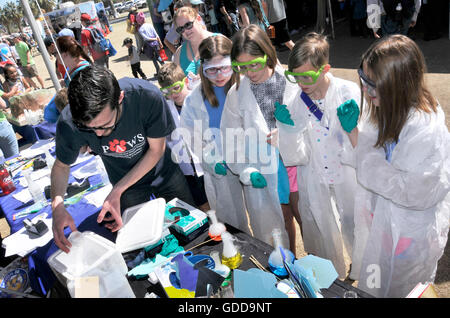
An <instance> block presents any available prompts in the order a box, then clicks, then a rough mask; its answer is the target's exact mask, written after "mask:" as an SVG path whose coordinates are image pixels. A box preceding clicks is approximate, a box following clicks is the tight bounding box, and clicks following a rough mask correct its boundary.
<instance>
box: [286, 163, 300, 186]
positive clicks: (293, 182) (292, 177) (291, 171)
mask: <svg viewBox="0 0 450 318" xmlns="http://www.w3.org/2000/svg"><path fill="white" fill-rule="evenodd" d="M286 170H287V173H288V177H289V191H290V192H297V191H298V184H297V167H296V166H291V167H286Z"/></svg>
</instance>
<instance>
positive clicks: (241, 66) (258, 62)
mask: <svg viewBox="0 0 450 318" xmlns="http://www.w3.org/2000/svg"><path fill="white" fill-rule="evenodd" d="M266 64H267V54H264V56H261V57H258V58H256V59H253V60H251V61H248V62H238V61H233V62H231V67H232V68H233V71H235V72H236V73H245V72H247V71H251V72H259V71H261V70H262V69H263V68H265V67H266Z"/></svg>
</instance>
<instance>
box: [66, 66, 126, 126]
mask: <svg viewBox="0 0 450 318" xmlns="http://www.w3.org/2000/svg"><path fill="white" fill-rule="evenodd" d="M119 96H120V87H119V83H118V82H117V79H116V77H115V76H114V74H113V73H112V72H111V71H110V70H108V69H106V68H103V67H101V66H96V65H92V66H88V67H85V68H84V69H82V70H81V71H79V72H78V73H77V74H76V75H75V76H74V77H73V78H72V80H71V81H70V84H69V91H68V97H69V104H70V111H71V113H72V119H73V121H74V122H76V123H79V124H88V123H89V122H90V121H91V120H93V119H94V118H95V117H97V116H98V114H99V113H100V112H101V111H102V110H103V109H105V107H107V106H108V105H109V107H110V108H111V110H115V109H117V108H118V107H119Z"/></svg>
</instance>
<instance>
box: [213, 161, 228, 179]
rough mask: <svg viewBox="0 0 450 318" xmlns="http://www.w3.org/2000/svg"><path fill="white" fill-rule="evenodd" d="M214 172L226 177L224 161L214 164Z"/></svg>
mask: <svg viewBox="0 0 450 318" xmlns="http://www.w3.org/2000/svg"><path fill="white" fill-rule="evenodd" d="M214 172H215V173H217V174H220V175H222V176H226V175H227V168H226V167H225V161H221V162H218V163H216V165H215V166H214Z"/></svg>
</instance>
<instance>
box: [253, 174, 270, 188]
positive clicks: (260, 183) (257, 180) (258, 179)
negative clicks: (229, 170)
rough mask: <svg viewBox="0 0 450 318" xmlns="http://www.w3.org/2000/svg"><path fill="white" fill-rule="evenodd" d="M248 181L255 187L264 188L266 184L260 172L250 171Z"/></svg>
mask: <svg viewBox="0 0 450 318" xmlns="http://www.w3.org/2000/svg"><path fill="white" fill-rule="evenodd" d="M250 181H251V182H252V186H253V187H255V188H264V187H266V186H267V181H266V178H264V177H263V175H262V174H261V173H260V172H257V171H255V172H252V173H251V174H250Z"/></svg>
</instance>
